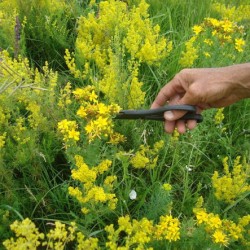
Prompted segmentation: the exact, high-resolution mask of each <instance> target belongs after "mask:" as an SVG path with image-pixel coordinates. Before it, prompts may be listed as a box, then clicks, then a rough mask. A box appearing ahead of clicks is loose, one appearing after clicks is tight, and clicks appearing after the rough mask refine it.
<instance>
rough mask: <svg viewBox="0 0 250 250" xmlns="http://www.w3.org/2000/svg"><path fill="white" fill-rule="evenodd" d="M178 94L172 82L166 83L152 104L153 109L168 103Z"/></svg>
mask: <svg viewBox="0 0 250 250" xmlns="http://www.w3.org/2000/svg"><path fill="white" fill-rule="evenodd" d="M175 95H176V91H175V89H174V85H173V83H172V82H169V83H168V84H166V85H165V86H164V87H163V88H162V89H161V90H160V92H159V93H158V95H157V96H156V98H155V100H154V102H153V103H152V105H151V109H154V108H159V107H161V106H163V105H165V104H166V102H168V101H169V100H170V99H171V98H172V97H174V96H175Z"/></svg>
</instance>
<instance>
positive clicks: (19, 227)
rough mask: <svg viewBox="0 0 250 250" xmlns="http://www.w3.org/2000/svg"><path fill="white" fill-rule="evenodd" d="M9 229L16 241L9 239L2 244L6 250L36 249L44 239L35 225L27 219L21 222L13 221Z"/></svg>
mask: <svg viewBox="0 0 250 250" xmlns="http://www.w3.org/2000/svg"><path fill="white" fill-rule="evenodd" d="M10 229H11V230H12V231H13V232H14V233H15V235H16V237H17V239H16V240H15V239H14V238H10V239H8V240H5V241H4V242H3V245H4V246H5V248H6V249H9V250H19V249H37V247H38V246H40V245H41V241H42V240H43V239H44V234H43V233H39V231H38V229H37V228H36V226H35V224H34V223H33V222H32V221H31V220H30V219H28V218H26V219H24V220H23V221H21V222H20V221H15V222H14V223H12V224H11V225H10Z"/></svg>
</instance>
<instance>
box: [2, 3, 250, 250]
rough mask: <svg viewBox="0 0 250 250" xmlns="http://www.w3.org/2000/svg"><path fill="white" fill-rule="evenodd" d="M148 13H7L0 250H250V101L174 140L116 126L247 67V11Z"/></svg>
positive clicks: (146, 8) (31, 8)
mask: <svg viewBox="0 0 250 250" xmlns="http://www.w3.org/2000/svg"><path fill="white" fill-rule="evenodd" d="M148 2H150V3H151V6H150V5H149V4H148V3H147V2H146V1H144V0H128V1H115V0H103V1H94V0H91V1H58V0H52V1H50V2H48V1H29V4H27V3H24V2H23V1H16V0H9V1H7V0H3V1H0V31H1V37H0V47H1V49H0V179H1V181H0V242H1V246H0V248H1V247H3V248H5V249H84V250H85V249H90V250H91V249H93V250H97V249H98V250H99V249H120V250H124V249H138V250H139V249H150V250H153V249H155V250H158V249H183V248H185V249H215V250H219V249H224V248H230V249H239V250H241V249H242V250H243V249H248V248H249V246H250V245H249V244H250V237H249V230H250V215H249V192H250V190H249V157H248V156H249V148H250V145H249V125H250V123H249V121H250V119H249V108H250V103H249V100H245V101H244V102H239V103H238V104H237V105H236V106H231V107H229V108H224V109H218V110H207V111H205V112H204V121H203V122H202V123H201V124H199V126H197V128H196V129H195V130H193V131H188V132H187V133H185V134H179V133H178V132H177V131H175V132H174V133H173V135H172V136H169V135H166V134H164V133H163V127H162V125H161V124H160V123H159V122H154V121H144V120H143V121H138V120H137V121H126V120H123V121H120V120H116V119H113V118H114V117H115V115H116V114H117V113H118V112H119V111H120V110H121V109H124V108H129V109H130V108H133V109H134V108H136V109H137V108H140V107H141V106H143V105H145V104H147V103H149V102H151V101H152V100H151V97H152V98H153V97H154V96H155V94H156V92H157V90H156V88H161V86H163V84H165V82H166V81H168V80H169V79H170V78H172V76H173V75H174V74H176V73H177V70H178V71H179V69H180V68H181V67H193V66H197V67H205V66H220V65H225V64H232V63H235V62H244V60H245V59H246V58H247V54H249V53H248V52H249V30H248V22H247V20H248V18H249V17H248V16H247V15H245V14H244V11H243V10H246V13H248V5H244V6H245V8H244V6H243V5H242V4H239V3H238V2H237V4H236V1H230V4H229V3H228V4H227V5H225V1H220V3H216V2H214V1H208V0H204V1H202V4H201V3H197V1H194V0H192V1H186V2H185V1H176V0H170V1H168V3H167V4H166V3H164V2H163V1H160V0H148ZM233 2H234V3H235V4H233ZM242 2H243V1H241V3H242ZM245 2H246V3H247V1H245ZM231 3H232V4H231ZM194 13H195V16H194ZM152 14H153V15H152ZM236 22H237V23H236ZM195 23H196V25H195V26H194V25H193V24H195ZM197 24H199V25H197ZM241 24H243V25H244V27H243V26H241ZM160 26H161V27H160ZM190 26H192V27H190ZM187 37H188V39H189V38H190V39H189V40H187V41H186V45H185V44H184V43H183V41H184V40H186V39H187ZM170 38H171V39H170ZM170 40H171V41H173V45H174V46H173V48H172V42H170ZM183 46H186V49H185V50H183V52H181V49H182V48H183ZM170 51H171V53H170ZM25 55H26V56H25ZM63 58H64V59H65V60H63ZM169 59H171V60H169ZM178 61H179V62H180V64H179V65H178ZM65 63H66V64H67V69H68V70H69V71H66V65H64V64H65ZM34 65H36V67H34ZM55 67H56V69H57V71H55V70H53V69H52V68H55ZM149 72H150V75H149ZM161 79H162V80H161ZM155 83H157V86H156V84H155ZM148 90H150V91H153V90H154V91H155V92H154V93H148V92H147V91H148ZM151 94H152V96H151ZM236 110H237V112H236ZM239 117H240V118H239ZM225 125H226V133H222V132H223V131H224V126H225ZM218 128H219V130H218ZM220 128H221V130H220ZM223 155H227V157H226V158H224V159H223V163H222V164H221V160H220V159H221V158H222V156H223ZM238 155H242V156H241V157H238ZM198 197H204V201H203V198H198ZM2 243H3V244H2Z"/></svg>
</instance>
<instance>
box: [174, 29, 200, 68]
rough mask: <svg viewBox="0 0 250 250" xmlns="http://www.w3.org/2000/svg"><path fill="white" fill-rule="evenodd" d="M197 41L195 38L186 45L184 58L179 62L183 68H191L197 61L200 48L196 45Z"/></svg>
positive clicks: (183, 53)
mask: <svg viewBox="0 0 250 250" xmlns="http://www.w3.org/2000/svg"><path fill="white" fill-rule="evenodd" d="M198 34H199V33H198ZM198 34H197V35H198ZM196 39H197V37H196V36H193V37H192V38H190V39H189V40H188V41H187V42H186V43H185V47H186V48H185V52H182V56H181V58H180V60H179V63H180V65H181V66H183V67H191V66H192V65H193V64H194V62H195V60H196V59H197V58H198V48H197V46H196V45H195V44H194V42H195V41H196Z"/></svg>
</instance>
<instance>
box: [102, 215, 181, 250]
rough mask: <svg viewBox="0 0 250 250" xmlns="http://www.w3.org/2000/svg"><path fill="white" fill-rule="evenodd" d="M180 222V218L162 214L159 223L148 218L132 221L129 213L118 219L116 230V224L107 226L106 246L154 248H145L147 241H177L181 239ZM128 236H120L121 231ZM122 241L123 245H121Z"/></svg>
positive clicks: (114, 247)
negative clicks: (154, 222)
mask: <svg viewBox="0 0 250 250" xmlns="http://www.w3.org/2000/svg"><path fill="white" fill-rule="evenodd" d="M179 226H180V223H179V221H178V219H176V218H172V216H171V215H166V216H161V218H160V221H159V223H158V224H155V225H154V224H153V221H151V220H148V219H147V218H142V219H141V220H139V221H138V220H135V219H133V220H132V221H131V219H130V217H129V216H128V215H126V216H122V217H120V218H119V219H118V228H117V229H116V230H115V228H114V225H113V224H110V225H108V226H106V227H105V231H106V232H107V233H108V241H107V242H106V247H108V248H109V249H111V250H115V249H131V247H133V248H135V247H136V249H153V248H145V247H146V244H147V243H150V242H154V241H159V240H163V239H166V240H168V241H170V242H171V241H177V240H178V239H180V237H179V234H180V227H179ZM122 232H124V233H125V235H126V236H124V238H122V239H121V238H120V235H121V233H122ZM119 242H122V244H123V245H122V246H120V245H119Z"/></svg>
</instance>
